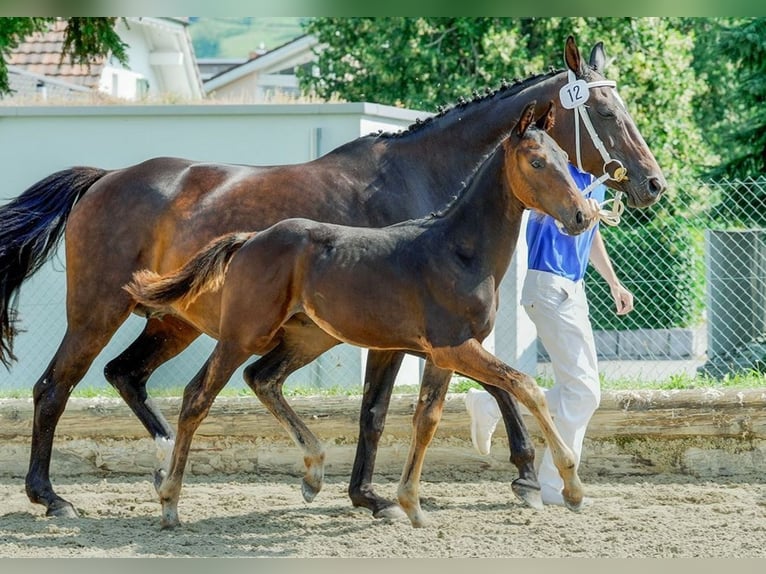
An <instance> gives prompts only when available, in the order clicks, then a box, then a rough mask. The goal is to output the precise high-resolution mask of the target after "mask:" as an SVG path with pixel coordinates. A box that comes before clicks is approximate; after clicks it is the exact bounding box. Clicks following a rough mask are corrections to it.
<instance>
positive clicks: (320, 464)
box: [244, 330, 338, 502]
mask: <svg viewBox="0 0 766 574" xmlns="http://www.w3.org/2000/svg"><path fill="white" fill-rule="evenodd" d="M337 344H338V341H337V340H336V339H334V338H332V337H330V336H329V335H326V334H325V333H323V332H321V331H319V330H316V333H315V336H313V337H303V338H301V339H295V340H292V341H291V340H289V339H283V340H282V341H281V342H280V343H279V345H277V346H276V347H275V348H274V349H273V350H271V351H270V352H268V353H267V354H266V355H264V356H263V357H261V358H260V359H258V360H257V361H256V362H255V363H253V364H252V365H250V366H248V367H247V368H246V369H245V373H244V378H245V382H246V383H247V384H248V386H249V387H250V388H251V389H253V391H254V392H255V394H256V395H257V396H258V398H259V399H260V401H261V402H262V403H263V405H264V406H265V407H266V408H267V409H268V410H269V412H270V413H271V414H273V415H274V417H275V418H276V419H277V421H278V422H279V424H280V425H282V427H283V428H284V429H285V430H286V431H287V432H288V434H289V435H290V437H291V438H292V439H293V441H294V442H295V444H296V445H297V446H298V447H299V448H300V449H301V450H302V451H303V462H304V465H305V467H306V473H305V475H304V477H303V482H302V485H301V492H302V494H303V498H304V500H305V501H306V502H311V501H312V500H314V498H315V497H316V495H317V494H318V493H319V491H320V490H321V489H322V481H323V480H324V458H325V453H324V447H323V446H322V444H321V443H320V442H319V439H317V437H316V436H315V435H314V433H312V432H311V431H310V430H309V428H308V427H307V426H306V425H305V424H304V423H303V421H302V420H301V419H300V417H298V415H297V414H296V412H295V411H294V410H293V409H292V408H291V407H290V405H289V404H288V403H287V401H286V400H285V397H284V395H283V394H282V385H283V384H284V382H285V379H287V377H288V376H289V375H290V374H291V373H292V372H294V371H296V370H297V369H299V368H301V367H303V366H304V365H307V364H308V363H310V362H311V361H313V360H314V359H315V358H317V357H318V356H319V355H321V354H322V353H324V352H325V351H326V350H328V349H330V348H331V347H334V346H335V345H337Z"/></svg>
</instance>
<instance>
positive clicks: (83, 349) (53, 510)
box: [25, 311, 127, 518]
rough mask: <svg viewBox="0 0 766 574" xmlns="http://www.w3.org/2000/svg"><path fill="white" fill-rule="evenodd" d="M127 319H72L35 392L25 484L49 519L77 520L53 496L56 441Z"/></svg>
mask: <svg viewBox="0 0 766 574" xmlns="http://www.w3.org/2000/svg"><path fill="white" fill-rule="evenodd" d="M126 317H127V311H126V312H125V314H124V316H122V317H121V318H115V317H112V319H114V320H113V321H112V322H109V321H108V320H107V318H108V317H107V316H106V314H105V313H98V311H96V313H95V314H94V315H92V318H93V320H94V321H98V324H94V323H92V322H91V323H90V324H83V323H82V322H79V321H77V320H75V319H73V317H72V315H70V318H69V327H68V328H67V331H66V333H65V334H64V339H63V340H62V341H61V344H60V345H59V348H58V350H57V351H56V354H55V355H54V356H53V359H52V360H51V362H50V364H49V365H48V368H47V369H46V370H45V372H44V373H43V375H42V376H41V377H40V379H39V380H38V381H37V383H35V386H34V389H33V392H32V395H33V398H34V407H35V409H34V421H33V424H32V444H31V448H30V460H29V470H28V472H27V476H26V481H25V484H26V492H27V496H28V497H29V500H30V501H32V502H34V503H37V504H43V505H45V507H46V508H47V511H46V514H47V515H48V516H64V517H70V518H72V517H76V516H77V511H76V510H75V508H74V506H72V504H71V503H69V502H67V501H66V500H64V499H63V498H61V497H60V496H58V495H57V494H56V493H55V492H54V490H53V485H52V484H51V481H50V463H51V454H52V452H53V437H54V434H55V432H56V426H57V425H58V421H59V419H60V418H61V415H62V413H63V412H64V409H65V408H66V403H67V399H68V398H69V394H70V393H71V392H72V389H74V387H75V385H77V383H79V382H80V380H81V379H82V378H83V376H84V375H85V373H86V372H87V370H88V368H89V367H90V365H91V363H92V362H93V359H95V358H96V355H98V353H99V352H100V351H101V349H103V348H104V346H105V345H106V343H107V342H108V341H109V338H110V337H111V336H112V334H113V333H114V330H115V329H116V327H117V326H118V325H119V324H120V323H121V322H122V321H124V320H125V318H126Z"/></svg>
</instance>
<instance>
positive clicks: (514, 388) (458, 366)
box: [431, 339, 583, 510]
mask: <svg viewBox="0 0 766 574" xmlns="http://www.w3.org/2000/svg"><path fill="white" fill-rule="evenodd" d="M431 356H432V358H433V360H434V362H435V363H436V364H437V365H439V366H440V367H443V368H450V369H453V370H454V371H456V372H458V373H461V374H463V375H466V376H467V377H470V378H472V379H474V380H477V381H480V382H482V383H487V384H490V385H495V386H497V387H500V388H502V389H505V390H506V391H508V392H510V393H511V394H513V395H514V396H515V397H516V398H517V399H519V401H521V403H522V404H523V405H524V406H525V407H527V408H528V409H529V412H531V413H532V415H533V416H534V417H535V419H536V420H537V422H538V424H539V425H540V430H541V431H542V433H543V436H544V437H545V440H546V442H547V443H548V446H549V448H550V450H551V455H552V456H553V462H554V464H555V465H556V468H557V469H558V471H559V474H560V475H561V478H562V479H563V481H564V489H563V491H562V495H563V497H564V504H565V505H566V506H567V508H569V509H570V510H579V509H580V507H581V505H582V498H583V493H582V483H581V482H580V478H579V476H578V475H577V465H576V460H575V456H574V453H573V452H572V449H570V448H569V447H568V446H567V445H566V444H565V443H564V441H563V440H562V438H561V435H560V434H559V432H558V430H557V429H556V425H555V424H554V423H553V419H552V418H551V414H550V411H549V410H548V404H547V403H546V402H545V394H544V393H543V391H542V389H541V388H540V387H539V386H538V385H537V384H536V383H535V380H534V379H533V378H532V377H530V376H529V375H526V374H524V373H521V372H519V371H517V370H515V369H513V368H511V367H510V366H508V365H506V364H505V363H504V362H502V361H501V360H500V359H498V358H497V357H495V356H494V355H492V354H491V353H490V352H488V351H487V350H486V349H484V348H483V347H482V346H481V343H479V342H478V341H477V340H475V339H470V340H468V341H465V342H463V343H461V344H459V345H456V346H454V347H441V348H438V349H433V351H432V353H431Z"/></svg>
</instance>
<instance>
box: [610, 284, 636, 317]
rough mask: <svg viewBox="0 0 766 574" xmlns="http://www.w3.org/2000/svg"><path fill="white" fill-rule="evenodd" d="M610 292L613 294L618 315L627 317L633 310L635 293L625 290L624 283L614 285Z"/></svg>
mask: <svg viewBox="0 0 766 574" xmlns="http://www.w3.org/2000/svg"><path fill="white" fill-rule="evenodd" d="M609 290H610V291H611V292H612V299H614V304H615V307H616V309H617V314H618V315H627V314H628V313H630V312H631V311H632V310H633V293H631V292H630V291H628V290H627V289H625V287H623V285H622V283H619V282H618V283H617V284H615V285H612V286H611V287H610V288H609Z"/></svg>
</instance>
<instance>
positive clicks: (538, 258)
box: [527, 164, 606, 281]
mask: <svg viewBox="0 0 766 574" xmlns="http://www.w3.org/2000/svg"><path fill="white" fill-rule="evenodd" d="M569 172H570V173H571V174H572V177H573V178H574V180H575V183H576V184H577V187H579V188H580V189H585V188H586V187H588V186H589V185H590V184H591V182H592V181H593V176H592V175H590V174H589V173H583V172H581V171H580V170H579V169H577V168H576V167H575V166H573V165H572V164H569ZM605 193H606V188H605V187H604V186H603V185H598V186H596V187H595V188H594V189H593V190H592V191H591V192H590V193H589V194H588V195H587V196H586V198H593V199H595V200H596V201H598V202H599V203H601V202H602V201H604V195H605ZM596 229H598V223H597V224H596V225H594V226H593V227H591V228H590V229H588V230H587V231H585V232H583V233H581V234H579V235H575V236H572V235H567V234H565V233H563V232H562V231H560V230H559V228H558V227H557V226H556V220H555V219H553V218H552V217H550V216H549V215H545V214H544V213H541V212H539V211H535V210H532V212H531V213H530V214H529V222H528V223H527V247H528V249H529V253H528V256H527V267H528V268H529V269H536V270H538V271H547V272H549V273H554V274H556V275H560V276H561V277H567V278H568V279H571V280H572V281H579V280H580V279H582V278H583V277H584V276H585V271H586V269H587V268H588V258H589V256H590V248H591V245H592V244H593V237H594V235H595V233H596Z"/></svg>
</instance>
